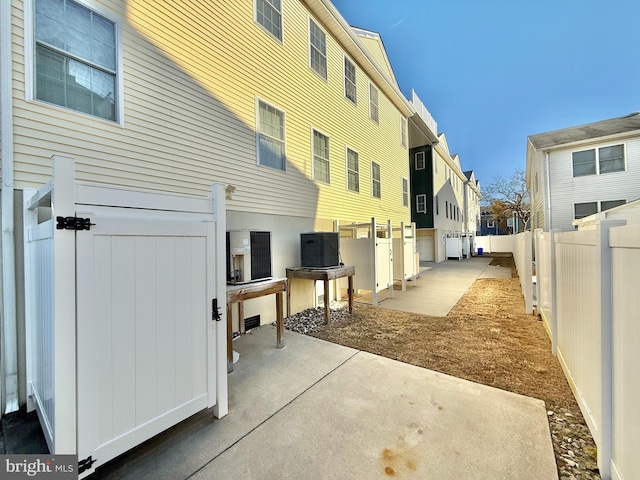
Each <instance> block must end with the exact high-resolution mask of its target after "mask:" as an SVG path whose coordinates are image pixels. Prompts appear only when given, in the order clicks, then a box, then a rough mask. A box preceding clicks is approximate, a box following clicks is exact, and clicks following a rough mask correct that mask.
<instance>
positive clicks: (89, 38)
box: [35, 0, 119, 121]
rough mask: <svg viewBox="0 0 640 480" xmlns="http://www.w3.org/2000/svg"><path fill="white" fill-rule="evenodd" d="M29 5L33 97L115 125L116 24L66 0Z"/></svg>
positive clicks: (43, 0) (116, 82)
mask: <svg viewBox="0 0 640 480" xmlns="http://www.w3.org/2000/svg"><path fill="white" fill-rule="evenodd" d="M35 5H36V13H35V32H36V33H35V37H36V38H35V40H36V58H35V66H36V86H35V98H36V99H38V100H42V101H43V102H47V103H52V104H54V105H59V106H61V107H66V108H70V109H72V110H76V111H78V112H82V113H87V114H89V115H94V116H96V117H100V118H105V119H107V120H114V121H115V120H116V116H117V112H116V103H117V99H118V95H119V93H118V91H117V88H116V85H117V84H118V81H117V59H116V24H115V23H114V22H112V21H110V20H108V19H107V18H105V17H103V16H101V15H98V14H97V13H96V12H94V11H92V10H89V9H88V8H86V7H84V6H82V5H80V4H78V3H76V2H74V1H72V0H57V1H53V0H37V1H36V4H35Z"/></svg>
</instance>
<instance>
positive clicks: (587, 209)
mask: <svg viewBox="0 0 640 480" xmlns="http://www.w3.org/2000/svg"><path fill="white" fill-rule="evenodd" d="M594 213H598V202H584V203H576V204H575V205H574V206H573V218H575V219H576V220H577V219H579V218H584V217H588V216H589V215H593V214H594Z"/></svg>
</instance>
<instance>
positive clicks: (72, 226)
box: [56, 217, 95, 230]
mask: <svg viewBox="0 0 640 480" xmlns="http://www.w3.org/2000/svg"><path fill="white" fill-rule="evenodd" d="M56 222H57V223H56V229H58V230H90V229H91V225H95V223H91V219H90V218H80V217H56Z"/></svg>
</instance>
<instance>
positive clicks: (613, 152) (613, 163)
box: [571, 145, 624, 177]
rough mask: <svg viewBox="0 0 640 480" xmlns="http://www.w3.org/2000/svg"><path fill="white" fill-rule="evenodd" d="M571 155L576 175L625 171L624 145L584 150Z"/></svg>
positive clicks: (574, 174)
mask: <svg viewBox="0 0 640 480" xmlns="http://www.w3.org/2000/svg"><path fill="white" fill-rule="evenodd" d="M571 156H572V161H573V176H574V177H582V176H585V175H599V174H602V173H611V172H622V171H624V145H612V146H609V147H600V148H598V149H595V148H592V149H590V150H582V151H580V152H573V153H572V154H571Z"/></svg>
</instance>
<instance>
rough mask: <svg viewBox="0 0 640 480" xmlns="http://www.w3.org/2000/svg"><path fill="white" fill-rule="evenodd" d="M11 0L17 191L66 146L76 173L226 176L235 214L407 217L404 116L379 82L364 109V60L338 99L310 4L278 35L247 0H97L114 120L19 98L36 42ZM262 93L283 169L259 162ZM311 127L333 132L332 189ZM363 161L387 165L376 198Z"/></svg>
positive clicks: (289, 1) (197, 187)
mask: <svg viewBox="0 0 640 480" xmlns="http://www.w3.org/2000/svg"><path fill="white" fill-rule="evenodd" d="M13 1H14V18H13V22H14V52H15V53H14V62H15V63H14V65H15V72H16V74H15V81H14V106H15V143H16V146H15V151H16V155H15V162H16V173H15V176H16V186H17V187H18V188H22V187H26V186H38V185H39V184H42V183H44V182H45V181H46V180H47V177H48V175H49V172H50V164H49V158H50V156H51V155H52V154H53V153H54V152H63V153H68V154H71V155H73V156H75V157H76V162H77V171H78V172H77V177H78V179H79V180H81V181H93V182H106V183H117V184H121V185H127V186H133V187H144V188H153V189H158V190H168V191H175V192H178V193H190V194H198V195H206V194H207V193H208V191H209V188H210V184H211V183H212V182H222V183H229V184H232V185H234V186H235V187H236V193H235V194H234V199H233V200H231V201H230V202H229V205H228V208H229V209H230V210H235V211H244V212H254V213H264V214H276V215H293V216H300V217H310V218H321V219H328V220H330V219H340V220H341V221H364V220H367V219H369V218H370V217H372V216H376V217H379V218H382V219H388V218H391V219H393V220H394V221H397V222H400V221H409V218H410V212H409V209H408V208H406V207H403V206H402V178H403V177H405V178H408V177H409V169H408V161H407V157H408V152H407V149H406V148H405V147H403V146H402V145H401V143H400V119H401V118H402V115H401V113H400V112H399V111H398V109H397V108H396V107H395V106H394V102H392V101H391V100H390V99H389V98H388V97H386V96H385V95H384V94H383V92H382V89H379V112H380V113H379V116H380V120H379V123H376V122H373V121H372V120H371V119H370V118H369V78H368V77H367V75H366V74H365V73H364V70H363V68H362V66H359V65H357V95H358V98H357V105H354V104H353V103H352V102H351V101H349V100H348V99H346V98H345V97H344V78H343V68H344V65H343V55H344V47H343V46H342V45H341V44H340V43H339V42H338V41H337V40H336V38H334V37H333V36H332V35H331V34H330V33H329V31H328V29H327V28H325V27H324V26H323V25H322V24H321V23H320V21H319V20H317V19H316V22H317V23H318V24H319V25H320V26H321V27H322V28H324V31H325V33H327V63H328V78H327V80H324V79H322V78H320V77H319V76H318V75H317V74H316V73H315V72H314V71H313V70H311V69H310V68H309V43H308V24H309V17H310V13H309V11H308V10H307V8H306V7H305V6H304V5H303V4H302V3H301V2H300V1H298V0H284V1H283V9H284V11H283V41H282V42H278V41H276V40H274V38H273V37H271V35H269V34H268V33H267V32H266V31H265V30H264V29H263V28H262V27H261V26H260V25H258V24H257V23H256V22H254V2H253V1H250V0H243V1H232V0H228V1H216V2H195V1H194V2H169V1H167V2H158V1H156V0H128V1H122V2H120V1H115V0H114V1H107V0H91V1H90V2H89V5H91V6H93V7H95V9H96V10H97V11H99V12H100V13H102V14H104V15H105V16H107V17H108V18H110V19H111V20H114V21H116V22H118V23H119V25H120V27H121V32H122V36H121V44H122V63H123V69H122V71H121V72H119V74H120V75H121V76H122V79H123V84H124V92H123V94H124V123H123V124H122V125H120V124H117V123H114V122H108V121H103V120H100V119H97V118H94V117H91V116H87V115H83V114H80V113H77V112H73V111H70V110H67V109H64V108H60V107H56V106H51V105H47V104H44V103H42V102H38V101H28V100H27V98H26V96H27V93H25V92H29V90H30V89H32V88H33V81H32V79H30V78H26V77H25V73H23V72H24V64H25V62H26V61H28V59H29V58H32V53H31V52H29V51H28V49H30V48H32V47H31V45H32V43H33V42H32V40H31V39H26V40H24V39H23V37H24V19H25V15H24V13H23V12H22V10H21V7H22V4H23V3H22V2H21V1H18V0H13ZM25 5H26V6H27V8H30V2H27V3H26V4H25ZM27 21H29V18H28V15H27ZM25 45H26V47H25ZM25 48H26V50H25ZM257 98H259V99H262V100H264V101H266V102H267V103H269V104H271V105H273V106H275V107H276V108H278V109H280V110H283V111H284V112H285V115H286V154H287V170H286V171H285V172H282V171H278V170H275V169H272V168H269V167H264V166H260V165H258V164H257V160H256V99H257ZM396 103H397V100H396ZM312 128H316V129H318V130H320V131H322V132H323V133H324V134H325V135H328V136H329V138H330V164H331V166H330V168H331V184H330V185H326V184H323V183H319V182H316V181H314V180H313V178H312V174H313V172H312V146H311V129H312ZM346 146H349V147H350V148H352V149H353V150H356V151H357V152H358V153H359V159H360V192H359V193H358V194H354V193H352V192H348V191H347V185H346V165H345V161H346V160H345V148H346ZM371 160H375V161H376V162H378V163H379V164H380V166H381V177H382V198H381V199H374V198H372V197H371V172H370V167H371Z"/></svg>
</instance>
